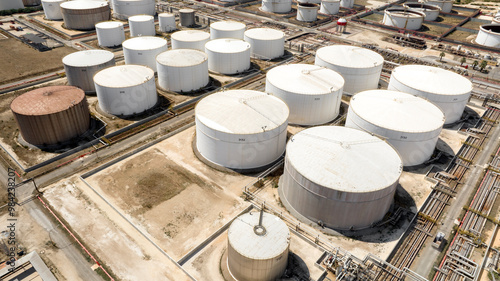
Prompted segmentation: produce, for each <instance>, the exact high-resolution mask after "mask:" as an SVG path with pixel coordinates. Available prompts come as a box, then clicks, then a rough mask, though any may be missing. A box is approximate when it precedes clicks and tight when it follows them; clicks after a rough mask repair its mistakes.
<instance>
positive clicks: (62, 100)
mask: <svg viewBox="0 0 500 281" xmlns="http://www.w3.org/2000/svg"><path fill="white" fill-rule="evenodd" d="M10 109H11V111H12V113H13V114H14V119H15V120H16V123H17V125H18V126H19V131H20V133H21V136H22V137H23V139H24V140H25V141H27V142H29V143H31V144H33V145H40V146H44V145H54V144H62V143H64V142H68V141H71V140H72V139H75V138H78V137H79V136H81V135H82V134H83V133H85V132H86V131H87V130H88V129H89V127H90V112H89V107H88V104H87V98H86V97H85V94H84V93H83V91H82V90H81V89H78V88H77V87H73V86H51V87H44V88H39V89H36V90H32V91H29V92H27V93H24V94H22V95H20V96H18V97H17V98H15V99H14V100H13V101H12V103H11V104H10Z"/></svg>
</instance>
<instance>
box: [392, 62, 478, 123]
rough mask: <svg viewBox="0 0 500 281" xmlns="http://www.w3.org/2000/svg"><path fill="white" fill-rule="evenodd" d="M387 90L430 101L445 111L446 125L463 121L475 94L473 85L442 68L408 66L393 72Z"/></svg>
mask: <svg viewBox="0 0 500 281" xmlns="http://www.w3.org/2000/svg"><path fill="white" fill-rule="evenodd" d="M387 89H388V90H395V91H400V92H405V93H409V94H412V95H417V96H420V97H423V98H426V99H428V100H429V101H431V102H433V103H434V104H435V105H437V106H438V107H439V108H440V109H441V110H442V111H443V112H444V116H445V118H446V121H445V124H450V123H454V122H456V121H458V120H460V117H461V116H462V113H463V112H464V109H465V105H466V104H467V101H468V100H469V97H470V95H471V92H472V83H471V81H469V79H467V78H465V77H463V76H462V75H459V74H457V73H455V72H452V71H449V70H444V69H442V68H438V67H433V66H426V65H404V66H398V67H396V68H395V69H394V70H393V71H392V75H391V79H390V80H389V86H388V87H387Z"/></svg>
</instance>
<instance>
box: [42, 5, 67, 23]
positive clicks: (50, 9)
mask: <svg viewBox="0 0 500 281" xmlns="http://www.w3.org/2000/svg"><path fill="white" fill-rule="evenodd" d="M63 2H66V0H42V7H43V12H44V13H45V18H46V19H48V20H62V19H63V16H62V12H61V7H60V6H59V5H60V4H61V3H63Z"/></svg>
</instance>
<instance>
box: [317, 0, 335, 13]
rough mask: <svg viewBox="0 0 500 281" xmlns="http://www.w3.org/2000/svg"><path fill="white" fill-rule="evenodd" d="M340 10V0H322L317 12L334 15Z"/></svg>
mask: <svg viewBox="0 0 500 281" xmlns="http://www.w3.org/2000/svg"><path fill="white" fill-rule="evenodd" d="M339 10H340V0H323V1H321V7H320V9H319V12H320V13H322V14H325V15H336V14H338V13H339Z"/></svg>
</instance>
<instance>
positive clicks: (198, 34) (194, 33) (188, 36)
mask: <svg viewBox="0 0 500 281" xmlns="http://www.w3.org/2000/svg"><path fill="white" fill-rule="evenodd" d="M170 38H172V39H174V40H178V41H187V42H194V41H202V40H207V39H209V38H210V33H208V32H205V31H201V30H182V31H177V32H174V33H172V35H170Z"/></svg>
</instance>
